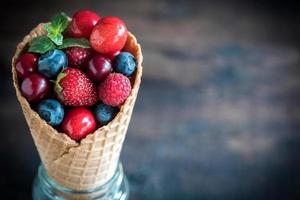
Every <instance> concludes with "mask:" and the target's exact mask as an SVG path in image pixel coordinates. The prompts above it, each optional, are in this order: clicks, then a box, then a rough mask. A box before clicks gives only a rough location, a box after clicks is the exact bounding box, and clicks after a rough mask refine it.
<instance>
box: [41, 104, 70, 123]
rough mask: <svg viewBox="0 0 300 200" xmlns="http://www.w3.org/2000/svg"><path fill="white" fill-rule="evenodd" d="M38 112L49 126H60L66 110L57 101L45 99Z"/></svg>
mask: <svg viewBox="0 0 300 200" xmlns="http://www.w3.org/2000/svg"><path fill="white" fill-rule="evenodd" d="M37 112H38V114H39V115H40V117H41V118H43V119H44V120H45V121H46V122H47V123H48V124H50V125H52V126H57V125H59V124H60V123H61V122H62V120H63V118H64V113H65V112H64V108H63V106H62V105H61V104H60V103H59V102H58V101H57V100H55V99H45V100H43V101H41V102H40V103H39V105H38V107H37Z"/></svg>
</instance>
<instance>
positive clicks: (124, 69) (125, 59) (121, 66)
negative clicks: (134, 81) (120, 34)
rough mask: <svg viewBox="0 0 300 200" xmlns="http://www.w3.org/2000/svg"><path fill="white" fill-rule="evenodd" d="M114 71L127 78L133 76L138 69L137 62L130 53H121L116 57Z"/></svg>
mask: <svg viewBox="0 0 300 200" xmlns="http://www.w3.org/2000/svg"><path fill="white" fill-rule="evenodd" d="M114 69H115V71H116V72H119V73H121V74H123V75H125V76H131V75H132V74H133V72H134V70H135V69H136V60H135V58H134V56H133V55H132V54H131V53H129V52H121V53H120V54H119V55H117V56H116V57H115V60H114Z"/></svg>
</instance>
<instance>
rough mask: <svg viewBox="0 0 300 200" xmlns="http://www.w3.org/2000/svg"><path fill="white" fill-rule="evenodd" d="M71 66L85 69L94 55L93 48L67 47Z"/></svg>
mask: <svg viewBox="0 0 300 200" xmlns="http://www.w3.org/2000/svg"><path fill="white" fill-rule="evenodd" d="M66 54H67V57H68V61H69V66H70V67H74V68H80V69H83V68H84V67H85V66H86V64H87V62H88V61H89V60H90V58H91V57H92V49H91V48H82V47H69V48H67V49H66Z"/></svg>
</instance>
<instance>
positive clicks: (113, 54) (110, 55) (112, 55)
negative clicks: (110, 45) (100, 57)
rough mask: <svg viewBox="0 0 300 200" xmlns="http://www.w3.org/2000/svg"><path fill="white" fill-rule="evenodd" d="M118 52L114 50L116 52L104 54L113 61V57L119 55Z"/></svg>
mask: <svg viewBox="0 0 300 200" xmlns="http://www.w3.org/2000/svg"><path fill="white" fill-rule="evenodd" d="M119 53H120V51H116V52H114V53H109V54H106V55H105V56H106V57H107V58H109V59H110V60H111V61H114V60H115V57H116V56H117V55H119Z"/></svg>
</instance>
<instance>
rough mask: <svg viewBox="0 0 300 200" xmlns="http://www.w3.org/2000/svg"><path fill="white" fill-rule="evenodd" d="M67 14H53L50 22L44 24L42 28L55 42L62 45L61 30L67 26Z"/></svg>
mask: <svg viewBox="0 0 300 200" xmlns="http://www.w3.org/2000/svg"><path fill="white" fill-rule="evenodd" d="M68 24H69V20H68V16H67V15H66V14H65V13H63V12H61V13H59V14H57V15H55V16H54V17H53V18H52V20H51V23H50V24H49V23H48V24H45V25H44V29H45V30H46V31H47V36H48V37H49V38H50V39H51V40H52V41H53V42H54V43H55V44H56V45H62V43H63V35H62V32H63V31H64V30H65V29H66V28H67V27H68Z"/></svg>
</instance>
